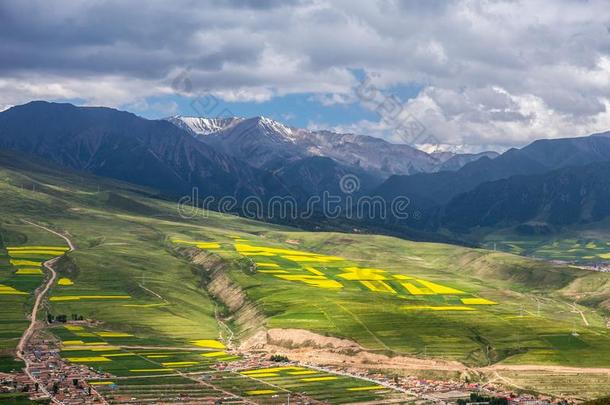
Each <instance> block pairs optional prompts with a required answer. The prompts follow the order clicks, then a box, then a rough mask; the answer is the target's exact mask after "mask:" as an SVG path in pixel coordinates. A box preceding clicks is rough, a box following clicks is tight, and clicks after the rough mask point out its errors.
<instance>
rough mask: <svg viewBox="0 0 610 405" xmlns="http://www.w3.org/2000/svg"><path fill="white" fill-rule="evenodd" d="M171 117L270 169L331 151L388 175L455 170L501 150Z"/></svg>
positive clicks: (261, 120) (262, 122) (260, 120)
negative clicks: (440, 147)
mask: <svg viewBox="0 0 610 405" xmlns="http://www.w3.org/2000/svg"><path fill="white" fill-rule="evenodd" d="M167 120H168V121H170V122H172V123H173V124H175V125H176V126H178V127H180V128H183V129H185V130H187V131H188V132H190V133H191V134H192V135H193V136H194V137H195V138H197V139H199V140H200V141H201V142H203V143H205V144H208V145H210V146H212V147H214V148H215V149H217V150H218V151H221V152H223V153H225V154H227V155H230V156H233V157H236V158H238V159H241V160H243V161H245V162H247V163H248V164H249V165H251V166H253V167H256V168H261V169H267V170H271V171H273V170H277V169H280V168H283V167H284V166H285V165H286V164H287V163H288V164H290V163H293V162H295V161H297V160H299V159H303V158H308V157H326V158H330V159H333V160H334V161H335V162H337V163H339V164H341V165H343V166H345V167H350V168H352V169H353V170H359V171H360V172H366V173H368V174H369V175H370V176H374V177H377V178H378V179H386V178H387V177H389V176H391V175H395V174H402V175H410V174H414V173H422V172H424V173H428V172H438V171H442V170H456V169H459V168H460V167H462V166H463V165H465V164H467V163H469V162H472V161H475V160H477V159H479V158H481V157H484V156H485V157H488V158H494V157H496V156H497V155H498V154H497V153H496V152H483V153H479V154H461V155H457V154H453V153H438V154H428V153H426V152H423V151H421V150H418V149H415V148H413V147H411V146H409V145H404V144H392V143H389V142H387V141H384V140H383V139H380V138H376V137H372V136H367V135H355V134H339V133H335V132H331V131H310V130H307V129H302V128H294V127H289V126H286V125H283V124H281V123H279V122H277V121H274V120H271V119H269V118H266V117H254V118H249V119H243V118H221V119H208V118H198V117H184V116H175V117H171V118H168V119H167Z"/></svg>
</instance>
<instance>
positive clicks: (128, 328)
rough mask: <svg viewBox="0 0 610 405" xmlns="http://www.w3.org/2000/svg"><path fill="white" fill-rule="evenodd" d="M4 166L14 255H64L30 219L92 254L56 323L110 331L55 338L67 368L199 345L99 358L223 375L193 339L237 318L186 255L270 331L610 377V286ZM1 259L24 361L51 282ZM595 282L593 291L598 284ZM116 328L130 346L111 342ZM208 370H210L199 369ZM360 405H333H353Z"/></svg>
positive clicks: (66, 293) (472, 253) (67, 264)
mask: <svg viewBox="0 0 610 405" xmlns="http://www.w3.org/2000/svg"><path fill="white" fill-rule="evenodd" d="M2 167H3V168H2ZM0 168H2V169H0V210H1V211H2V213H3V216H2V218H0V234H2V240H3V246H4V247H6V246H10V245H26V244H27V245H41V246H44V245H60V244H61V241H58V240H55V239H54V238H52V237H51V236H49V234H47V233H42V232H40V231H36V232H35V231H34V230H33V229H32V227H29V226H26V225H24V224H23V222H22V220H23V219H28V220H31V221H35V222H37V223H41V224H44V225H47V226H50V227H52V228H54V229H58V230H62V231H64V232H66V233H67V234H68V235H69V236H70V238H71V239H72V240H73V241H74V242H75V243H76V245H77V248H78V249H77V250H76V251H75V252H70V253H69V254H67V255H66V257H64V258H63V259H62V260H60V262H59V263H58V272H59V279H67V280H69V281H70V282H69V283H61V284H59V283H58V284H56V285H55V286H53V288H52V290H51V293H50V301H49V303H48V306H47V311H48V312H49V313H51V314H54V315H59V314H66V315H68V317H69V316H70V315H71V314H75V315H77V316H83V317H84V318H86V319H93V320H96V321H97V322H99V329H98V330H95V331H84V332H82V331H81V332H79V333H81V334H82V333H85V334H89V333H90V334H92V336H91V335H85V336H78V334H75V333H73V332H75V331H68V330H63V329H61V328H55V329H53V332H54V333H55V334H56V335H57V336H58V338H59V339H60V340H62V341H67V342H70V341H72V342H74V341H77V344H75V345H70V344H66V345H64V351H65V357H66V358H78V357H81V358H85V359H86V358H95V357H105V356H106V355H107V354H122V353H126V352H132V351H133V349H128V348H126V347H128V346H142V347H145V346H148V347H164V348H185V347H186V348H191V349H192V350H191V351H190V352H188V351H187V353H180V354H177V355H168V356H170V357H168V358H156V359H155V358H152V359H151V358H148V357H147V356H146V354H147V353H136V356H131V357H130V356H115V357H114V358H113V357H111V361H91V362H90V364H91V365H92V366H94V367H100V368H101V370H103V371H109V372H112V374H114V375H117V376H131V377H133V373H134V372H131V371H129V370H139V369H146V368H150V369H153V370H154V369H163V368H168V369H170V368H172V367H169V366H166V365H163V364H162V363H179V362H187V363H188V365H187V366H186V367H185V369H186V370H188V369H189V367H192V370H194V371H196V372H205V371H206V370H208V369H209V367H212V365H213V363H214V361H213V360H210V359H206V358H205V357H203V356H201V353H199V352H198V351H197V350H195V349H196V348H197V345H195V344H193V342H194V341H198V340H218V339H219V337H220V332H221V329H222V327H221V326H220V325H219V323H218V322H217V319H216V314H217V313H223V314H224V315H231V314H228V313H227V309H226V308H225V307H224V306H223V304H222V303H221V302H217V301H216V298H214V297H212V296H211V295H210V294H209V293H208V292H207V291H206V288H205V287H206V285H207V283H208V282H209V274H208V273H206V271H205V269H204V268H203V267H202V266H200V265H198V264H195V263H192V262H190V261H189V260H188V259H187V256H186V255H185V254H184V253H185V251H186V250H189V249H190V250H193V249H196V250H198V251H201V252H206V253H208V254H214V255H217V256H219V257H221V258H222V259H223V260H225V261H226V263H228V264H229V266H228V267H227V269H226V274H227V275H228V276H229V277H230V279H231V280H232V281H233V283H235V285H238V286H239V287H240V288H241V290H242V291H244V293H245V294H246V297H247V299H248V300H249V301H250V302H252V303H254V304H255V306H256V308H257V309H258V311H260V312H261V313H262V314H263V316H264V322H263V325H262V326H265V327H267V328H296V329H307V330H310V331H313V332H316V333H319V334H323V335H329V336H335V337H342V338H347V339H350V340H353V341H355V342H357V343H358V344H360V345H361V346H363V347H364V348H366V349H367V350H370V351H372V352H377V353H382V354H387V355H390V356H395V355H408V356H417V357H429V358H442V359H449V360H458V361H460V362H463V363H465V364H467V365H470V366H484V365H488V364H492V363H505V364H544V365H570V366H579V367H594V366H595V367H610V335H609V333H608V329H607V327H606V324H605V318H604V317H605V316H606V315H607V313H606V312H604V310H605V308H606V307H605V302H606V300H607V299H608V297H609V296H610V295H608V291H607V289H605V287H604V286H608V285H610V282H609V277H608V275H607V274H601V273H591V272H588V271H584V270H579V269H574V268H570V267H567V266H559V265H550V264H547V263H545V262H542V261H537V260H530V259H527V258H524V257H520V256H516V255H512V254H507V253H500V252H493V251H489V250H484V249H469V248H463V247H458V246H451V245H444V244H434V243H416V242H409V241H404V240H400V239H397V238H391V237H383V236H376V235H351V234H340V233H315V232H300V231H296V230H294V229H291V228H286V227H280V226H275V225H269V224H265V223H260V222H255V221H250V220H247V219H242V218H238V217H234V216H230V215H221V214H217V213H213V212H205V213H204V212H199V213H198V214H200V215H199V216H197V217H195V218H191V219H184V218H180V217H178V216H177V215H176V210H175V206H174V204H172V203H170V202H167V201H164V200H160V199H156V198H154V193H153V192H152V191H151V190H145V189H139V188H134V187H132V186H129V185H125V184H120V183H115V182H110V181H106V180H100V179H96V178H90V177H83V176H80V175H72V174H69V173H68V174H67V173H65V172H59V171H57V172H55V171H54V169H52V168H51V169H50V168H47V167H45V168H38V167H37V166H36V165H34V164H30V163H24V162H20V161H15V160H14V159H12V160H10V161H7V160H6V159H5V160H3V159H2V156H0ZM34 185H35V186H34ZM33 189H35V190H36V191H33ZM204 214H205V215H204ZM37 238H39V239H37ZM185 242H186V243H185ZM197 245H199V247H198V246H197ZM244 246H247V247H246V248H245V249H244ZM0 252H2V253H1V254H2V255H3V256H1V257H0V266H1V271H2V277H5V278H3V279H2V281H0V284H3V285H9V286H11V287H15V288H16V289H17V290H19V291H23V292H26V293H27V294H26V295H23V296H7V297H0V299H6V300H7V305H3V306H2V311H3V318H2V319H3V321H2V324H1V330H0V337H1V340H0V344H1V345H2V348H3V350H4V351H5V353H9V352H10V350H11V349H13V348H14V346H15V345H16V343H17V339H18V337H19V335H20V334H21V332H22V331H23V329H24V328H25V326H26V318H25V314H26V313H27V310H28V307H29V305H31V293H32V291H33V289H35V288H36V286H37V285H39V284H40V282H41V281H42V277H43V276H41V275H19V276H17V275H16V269H15V267H14V266H12V265H11V264H10V262H9V259H8V257H7V252H6V250H4V249H0ZM270 253H271V255H269V254H270ZM304 257H309V259H311V260H303V258H304ZM244 263H246V264H247V265H245V266H244ZM264 263H266V264H264ZM252 264H254V266H252ZM349 269H351V270H349ZM354 269H356V270H354ZM371 269H372V270H371ZM350 274H351V276H350ZM281 276H284V277H281ZM285 276H291V277H285ZM303 276H308V277H305V278H304V277H303ZM430 283H433V284H430ZM405 284H410V285H411V286H410V287H407V286H405ZM592 284H595V285H596V288H595V289H594V290H593V291H591V289H590V288H589V287H588V286H590V285H592ZM412 287H415V288H412ZM483 300H484V301H483ZM456 308H462V309H456ZM463 308H467V309H463ZM231 319H232V318H231ZM227 322H228V323H229V325H230V326H231V327H233V328H234V329H236V330H235V332H237V337H238V338H246V337H247V336H245V335H240V334H239V332H240V330H239V328H242V330H245V329H246V326H247V325H240V324H238V323H231V321H230V319H229V321H227ZM104 331H106V332H109V333H118V334H119V335H120V336H115V337H111V335H107V336H105V337H104V336H101V335H99V333H100V332H104ZM121 334H122V335H121ZM78 341H82V342H83V344H80V343H79V342H78ZM100 342H105V344H99V345H98V346H101V347H99V348H98V349H104V348H106V349H107V348H115V351H114V352H113V351H104V350H100V351H94V350H93V349H92V348H86V347H85V348H83V347H82V346H87V345H86V343H94V344H95V343H100ZM93 346H95V345H93ZM96 348H97V347H96ZM66 349H68V350H66ZM142 350H144V349H142ZM164 350H165V349H164ZM168 351H171V350H168ZM100 353H103V354H100ZM148 354H150V353H148ZM62 355H63V354H62ZM158 355H159V356H164V355H167V353H165V354H163V353H162V354H158ZM142 357H144V358H142ZM106 358H107V357H106ZM117 359H120V360H117ZM165 359H167V360H168V361H162V360H165ZM194 359H196V363H195V364H191V363H189V362H193V361H195V360H194ZM97 360H99V359H97ZM207 360H209V361H207ZM83 361H84V362H85V364H88V363H87V361H85V360H83ZM226 361H228V362H229V360H226ZM174 369H175V368H174ZM180 369H181V370H182V368H180ZM225 377H226V378H225ZM246 377H247V376H244V375H243V374H238V375H236V374H234V373H233V374H230V375H227V376H223V377H222V378H221V379H220V381H221V382H223V384H224V383H225V382H226V384H227V386H231V384H237V385H235V387H240V386H241V385H240V384H241V382H244V381H248V384H250V385H248V384H245V383H244V384H245V385H244V387H246V386H247V387H248V388H247V389H246V388H244V390H247V391H257V390H258V388H257V387H258V385H256V384H251V383H250V382H249V381H250V380H252V378H250V377H248V378H246ZM266 378H267V377H266ZM268 378H273V379H276V378H277V380H268V381H264V379H263V381H262V382H261V381H258V383H261V384H262V383H264V384H266V385H269V383H272V384H273V385H274V386H278V387H280V388H279V389H280V390H282V389H291V385H293V384H296V383H295V381H293V380H294V379H295V378H296V377H294V376H290V377H289V376H287V375H284V374H280V375H277V376H271V377H268ZM225 380H226V381H225ZM329 381H330V380H328V381H326V384H329ZM181 383H184V384H187V385H188V384H191V382H185V381H182V382H181ZM301 383H304V382H303V381H301ZM310 383H316V381H310ZM338 383H341V384H343V383H344V381H343V380H341V379H340V380H339V381H337V384H338ZM117 384H118V385H119V387H120V386H121V385H127V387H125V388H124V390H125V392H129V390H132V389H133V390H137V389H138V388H133V387H131V388H130V386H129V384H122V383H120V382H117ZM130 384H131V383H130ZM223 384H221V385H223ZM264 384H263V385H264ZM349 384H352V382H349ZM134 385H139V384H134ZM223 386H224V385H223ZM292 388H294V387H292ZM310 388H311V390H312V391H315V390H314V389H313V386H311V387H310ZM343 388H349V387H347V386H346V385H342V386H341V389H343ZM121 389H123V388H121ZM264 389H269V388H260V390H264ZM269 390H274V391H277V390H278V388H272V389H269ZM373 391H374V390H373ZM345 392H347V393H349V395H352V396H354V395H356V394H354V392H358V393H359V394H358V395H362V398H365V397H366V396H367V395H373V394H371V393H370V392H359V391H354V392H352V391H345ZM252 395H255V394H252ZM260 395H269V396H270V397H269V398H273V396H274V395H278V394H277V393H275V392H274V393H269V394H260ZM321 395H323V394H321ZM347 397H348V396H347V394H345V395H343V396H341V397H340V398H335V399H332V398H328V400H329V401H331V402H343V399H345V398H347ZM269 400H270V401H271V399H269Z"/></svg>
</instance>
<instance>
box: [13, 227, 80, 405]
mask: <svg viewBox="0 0 610 405" xmlns="http://www.w3.org/2000/svg"><path fill="white" fill-rule="evenodd" d="M23 222H25V223H27V224H29V225H32V226H35V227H37V228H40V229H44V230H45V231H47V232H51V233H52V234H54V235H57V236H59V237H60V238H62V239H63V240H65V241H66V243H67V244H68V246H69V247H70V250H69V251H70V252H72V251H74V250H75V247H74V245H73V244H72V241H71V240H70V239H68V237H66V236H64V235H62V234H60V233H59V232H56V231H54V230H52V229H49V228H47V227H44V226H42V225H38V224H35V223H34V222H30V221H26V220H24V221H23ZM60 258H61V256H58V257H55V258H53V259H51V260H48V261H46V262H44V263H43V266H44V267H45V268H46V269H47V270H48V271H49V273H50V274H51V277H49V279H48V280H47V282H46V283H45V284H44V285H43V286H41V287H38V289H36V291H35V292H34V294H35V295H36V299H35V301H34V306H33V307H32V314H31V315H30V325H29V326H28V328H27V329H26V330H25V332H23V335H22V336H21V339H19V343H18V344H17V357H19V358H20V359H21V360H23V362H24V363H25V370H24V371H25V373H26V375H27V376H28V377H29V378H30V380H32V381H34V382H38V380H37V379H36V378H35V377H34V376H33V375H32V373H31V371H30V368H31V365H32V364H31V362H30V360H29V359H28V358H27V357H26V356H25V354H24V349H25V347H26V346H27V344H28V341H29V340H30V338H31V337H32V334H33V333H34V330H35V329H36V323H37V317H38V309H39V308H40V304H41V302H42V300H43V299H44V296H45V295H46V293H47V292H48V291H49V289H50V288H51V286H52V285H53V283H54V282H55V279H56V278H57V272H55V270H54V269H53V265H54V264H55V263H56V262H57V261H58V260H59V259H60ZM39 389H40V391H42V392H43V393H44V394H45V395H47V396H48V397H49V398H51V401H52V402H53V403H55V404H61V403H62V402H60V401H58V400H57V399H55V398H54V397H53V395H52V394H51V393H50V392H49V391H48V390H47V388H46V387H45V386H44V384H39Z"/></svg>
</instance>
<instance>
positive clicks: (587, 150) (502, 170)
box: [375, 133, 610, 205]
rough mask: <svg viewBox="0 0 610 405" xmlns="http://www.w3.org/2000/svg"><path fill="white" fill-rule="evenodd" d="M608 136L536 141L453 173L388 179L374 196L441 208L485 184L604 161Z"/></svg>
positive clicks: (609, 150)
mask: <svg viewBox="0 0 610 405" xmlns="http://www.w3.org/2000/svg"><path fill="white" fill-rule="evenodd" d="M608 135H610V133H604V134H594V135H591V136H586V137H580V138H562V139H544V140H538V141H534V142H532V143H531V144H529V145H527V146H526V147H524V148H522V149H510V150H508V151H506V152H505V153H503V154H502V155H500V156H498V157H497V158H495V159H489V158H487V157H482V158H481V159H478V160H476V161H474V162H470V163H468V164H466V165H464V166H463V167H462V168H460V169H458V170H456V171H444V172H439V173H419V174H415V175H412V176H392V177H390V178H389V179H388V180H387V181H386V182H384V183H383V184H382V185H381V186H379V188H378V189H377V190H375V193H377V194H379V195H381V196H383V197H385V198H389V199H391V198H393V197H394V196H397V195H405V194H406V195H414V196H418V197H420V198H425V199H427V200H430V201H433V202H434V203H436V204H439V205H443V204H446V203H448V202H449V201H450V200H451V199H452V198H454V197H455V196H457V195H459V194H461V193H465V192H468V191H470V190H472V189H474V188H475V187H476V186H478V185H479V184H482V183H485V182H489V181H496V180H500V179H506V178H509V177H511V176H515V175H531V174H542V173H545V172H548V171H552V170H557V169H561V168H564V167H569V166H583V165H587V164H590V163H595V162H604V161H607V160H609V159H610V137H609V136H608Z"/></svg>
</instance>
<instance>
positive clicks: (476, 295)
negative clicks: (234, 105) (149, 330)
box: [173, 232, 608, 366]
mask: <svg viewBox="0 0 610 405" xmlns="http://www.w3.org/2000/svg"><path fill="white" fill-rule="evenodd" d="M265 236H266V237H265V238H264V239H263V238H253V237H252V236H250V239H249V240H246V239H244V238H245V236H240V237H239V238H237V237H235V236H233V240H232V241H231V240H230V239H229V240H227V239H225V240H224V241H221V240H216V241H214V242H210V241H208V242H205V241H187V240H184V239H176V238H174V239H173V242H174V243H175V244H177V245H183V246H184V245H192V246H195V247H198V248H199V249H201V250H203V251H207V252H210V254H216V255H220V256H224V257H227V259H228V260H232V259H233V260H239V259H236V258H239V257H242V258H243V257H245V258H246V260H247V261H248V262H250V263H251V266H252V267H251V268H252V269H255V270H253V271H251V272H248V271H241V272H235V273H231V275H232V277H233V279H234V280H235V282H236V283H238V284H239V285H242V286H244V288H245V289H246V291H247V293H248V295H249V296H250V297H251V298H252V299H253V300H254V301H256V302H259V303H260V304H261V306H262V309H263V310H264V311H265V313H266V314H269V318H268V321H267V322H268V327H271V328H302V329H308V330H312V331H315V332H318V333H321V334H328V335H331V336H340V337H348V338H350V339H353V340H355V341H356V342H357V343H359V344H360V345H362V346H363V347H365V348H367V349H369V350H372V351H377V352H379V353H389V354H401V355H410V356H413V355H416V356H431V357H439V358H445V359H452V360H459V361H461V362H464V363H467V364H472V365H485V364H491V363H495V362H498V361H509V360H510V359H513V361H517V362H519V361H524V362H528V361H531V360H535V361H536V362H537V363H539V364H540V363H545V364H546V363H548V364H573V365H576V364H580V365H591V366H593V365H596V366H600V365H604V362H605V361H606V360H605V359H600V358H599V357H598V356H597V355H596V354H595V353H596V352H595V351H592V350H591V349H592V348H594V347H595V348H597V350H601V351H604V352H605V351H607V349H606V348H605V344H606V343H605V342H607V339H608V333H607V330H606V328H605V325H604V318H603V317H602V316H601V315H600V314H598V313H596V312H595V311H592V310H590V309H587V308H582V307H580V306H577V305H575V304H572V303H568V302H565V301H564V300H563V299H561V297H559V296H558V295H554V294H548V293H544V292H541V291H540V290H539V289H538V288H537V286H536V283H532V284H533V285H532V286H528V285H527V284H526V282H527V281H528V280H524V282H519V279H518V278H519V277H520V276H521V275H520V274H518V272H519V271H521V270H522V269H520V268H519V267H520V266H522V263H520V259H518V258H515V257H513V256H507V255H504V254H493V253H490V252H486V251H472V250H471V251H469V252H468V257H467V260H468V262H469V263H470V266H471V268H470V269H464V268H463V265H462V264H461V263H460V262H459V261H458V262H454V263H451V262H450V261H449V258H451V257H454V258H455V257H460V256H459V254H460V253H461V252H459V251H460V249H459V248H453V247H447V246H444V245H434V244H419V243H405V242H401V243H400V244H394V240H392V238H386V237H375V236H353V235H350V236H347V235H340V234H309V233H281V232H280V233H278V232H275V233H270V234H268V235H265ZM235 238H237V240H235ZM273 239H274V240H276V241H279V240H283V241H287V240H288V241H290V243H283V244H280V243H277V244H275V245H271V242H272V240H273ZM338 240H340V241H341V242H340V243H337V241H338ZM360 240H362V242H361V241H360ZM295 245H298V248H297V247H295ZM409 245H413V246H417V248H416V249H409V247H410V246H409ZM301 246H303V247H301ZM304 248H310V249H311V250H304ZM314 249H316V250H317V251H318V252H323V253H314V252H315V250H314ZM451 250H453V252H452V251H451ZM212 252H213V253H212ZM363 252H366V253H363ZM369 252H379V253H381V252H383V256H385V257H371V256H375V253H373V254H372V255H369ZM339 254H344V255H346V256H347V255H349V256H350V257H352V258H353V259H350V260H348V259H346V258H344V257H341V256H338V255H339ZM462 254H463V253H462ZM380 256H381V255H380ZM494 257H496V258H497V259H494ZM424 258H425V259H424ZM462 260H464V258H462ZM504 261H506V263H504ZM369 263H374V264H375V267H374V268H373V267H368V266H371V265H370V264H369ZM364 266H367V267H364ZM487 266H489V267H492V266H495V267H496V269H497V270H498V273H496V274H492V273H491V271H490V270H492V269H489V268H487ZM513 266H514V267H513ZM480 272H484V274H485V275H487V272H489V275H490V276H491V277H486V278H485V280H483V279H481V278H478V277H476V276H477V275H478V274H479V273H480ZM469 273H471V274H469ZM530 276H531V275H530ZM570 276H571V270H566V269H553V270H550V269H549V270H548V273H547V274H544V276H543V279H542V280H540V281H544V282H545V283H546V284H547V285H553V284H555V285H557V286H561V285H562V284H563V283H567V280H569V278H570ZM515 279H516V280H515ZM575 308H576V309H575ZM578 311H581V312H582V313H583V315H582V316H581V313H580V312H578ZM583 316H584V317H585V319H584V320H583ZM585 322H586V323H585ZM576 334H578V337H576V336H575V335H576ZM576 341H578V342H576ZM543 353H544V355H541V354H543ZM597 353H599V352H597ZM515 359H518V360H515Z"/></svg>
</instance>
